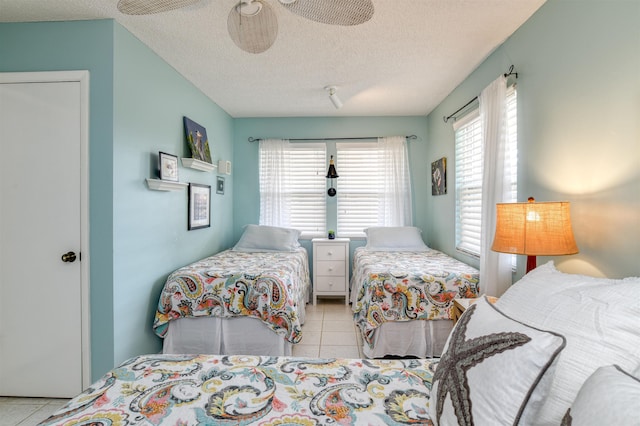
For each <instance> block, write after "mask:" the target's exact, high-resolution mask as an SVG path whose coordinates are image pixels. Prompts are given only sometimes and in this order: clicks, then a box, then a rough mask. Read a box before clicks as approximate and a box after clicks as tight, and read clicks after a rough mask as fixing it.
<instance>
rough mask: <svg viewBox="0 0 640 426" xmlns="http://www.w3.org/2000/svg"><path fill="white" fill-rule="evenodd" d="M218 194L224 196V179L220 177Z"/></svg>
mask: <svg viewBox="0 0 640 426" xmlns="http://www.w3.org/2000/svg"><path fill="white" fill-rule="evenodd" d="M216 194H220V195H224V178H223V177H222V176H218V179H217V180H216Z"/></svg>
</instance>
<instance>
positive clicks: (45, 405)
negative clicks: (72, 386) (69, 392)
mask: <svg viewBox="0 0 640 426" xmlns="http://www.w3.org/2000/svg"><path fill="white" fill-rule="evenodd" d="M67 401H68V400H67V399H54V398H8V397H4V396H0V426H16V425H20V426H35V425H37V424H38V423H40V422H41V421H43V420H44V419H46V418H47V417H49V416H50V415H51V414H52V413H53V412H54V411H57V410H58V409H59V408H60V407H62V406H63V405H64V404H66V403H67Z"/></svg>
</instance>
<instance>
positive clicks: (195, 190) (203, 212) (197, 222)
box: [188, 183, 211, 231]
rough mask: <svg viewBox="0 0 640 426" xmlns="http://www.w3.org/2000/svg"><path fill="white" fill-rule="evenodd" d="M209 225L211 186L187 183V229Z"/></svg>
mask: <svg viewBox="0 0 640 426" xmlns="http://www.w3.org/2000/svg"><path fill="white" fill-rule="evenodd" d="M209 226H211V186H210V185H200V184H198V183H190V184H189V228H188V229H189V231H191V230H192V229H200V228H208V227H209Z"/></svg>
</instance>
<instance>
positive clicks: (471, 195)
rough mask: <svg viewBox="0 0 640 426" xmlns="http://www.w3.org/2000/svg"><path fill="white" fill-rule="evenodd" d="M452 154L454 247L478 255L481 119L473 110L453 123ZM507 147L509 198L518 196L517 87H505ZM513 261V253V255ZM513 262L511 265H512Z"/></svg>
mask: <svg viewBox="0 0 640 426" xmlns="http://www.w3.org/2000/svg"><path fill="white" fill-rule="evenodd" d="M453 127H454V132H455V145H456V147H455V155H456V168H455V170H456V172H455V174H456V179H455V184H456V219H455V231H456V232H455V242H456V250H457V251H459V252H462V253H464V254H466V255H469V256H472V257H474V258H480V247H481V245H480V238H481V236H480V231H481V227H482V217H481V210H482V192H483V191H482V171H483V170H482V169H483V141H482V120H481V119H480V112H479V109H477V108H476V109H475V110H473V111H471V112H469V113H468V114H467V115H465V116H464V117H462V118H461V119H460V120H458V121H457V122H456V123H455V124H454V126H453ZM507 149H508V156H507V157H508V158H509V159H511V160H512V161H510V163H511V164H510V167H509V170H510V173H511V191H510V199H508V200H505V202H516V201H517V197H518V161H517V158H518V120H517V90H516V88H515V86H511V87H509V88H508V89H507ZM513 262H515V256H513ZM514 265H515V264H514Z"/></svg>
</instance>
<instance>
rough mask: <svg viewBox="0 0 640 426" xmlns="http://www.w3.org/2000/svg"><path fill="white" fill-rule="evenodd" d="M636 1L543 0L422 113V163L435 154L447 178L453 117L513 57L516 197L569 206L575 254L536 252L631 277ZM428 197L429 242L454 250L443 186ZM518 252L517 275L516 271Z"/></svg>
mask: <svg viewBox="0 0 640 426" xmlns="http://www.w3.org/2000/svg"><path fill="white" fill-rule="evenodd" d="M639 22H640V2H638V1H637V0H630V1H624V0H617V1H605V0H575V1H570V0H562V1H561V0H549V1H547V2H546V3H545V4H544V5H543V6H542V7H541V8H540V9H539V10H538V11H537V12H536V13H535V14H534V15H533V16H532V17H531V18H530V19H529V20H528V21H527V22H526V23H525V24H524V25H523V26H522V27H521V28H520V29H518V31H516V32H515V33H514V34H513V35H512V36H511V37H510V38H509V39H508V40H507V41H506V42H505V43H504V44H503V45H502V46H500V47H499V48H498V49H497V50H496V51H494V53H493V54H492V55H491V56H490V57H489V58H487V60H485V61H484V62H483V63H482V64H481V65H480V66H479V67H478V68H477V69H476V70H475V71H474V72H473V73H472V74H471V75H470V76H469V77H468V78H467V79H466V80H465V81H464V82H463V83H462V84H460V85H459V87H458V88H456V89H455V90H454V91H453V92H452V93H451V94H450V95H449V96H448V97H447V98H446V99H445V100H444V101H443V102H442V103H441V104H440V105H439V106H438V107H437V108H436V109H435V110H434V111H433V112H432V113H431V114H430V115H429V116H428V128H429V134H428V144H427V146H428V150H427V159H428V161H433V160H435V159H437V158H440V157H442V156H445V157H447V158H449V159H451V161H450V162H449V163H448V165H447V166H448V171H447V174H448V176H447V178H448V179H449V182H453V179H454V178H455V170H454V166H455V164H454V161H453V159H454V158H455V157H454V142H453V130H452V127H451V122H449V124H445V123H444V122H443V120H442V117H443V116H448V115H449V114H451V113H452V112H453V111H455V110H456V109H458V108H459V107H460V106H462V105H464V104H465V103H466V102H467V101H468V100H470V99H471V98H473V97H474V96H476V95H477V94H478V93H479V92H480V91H481V90H482V89H483V88H484V87H485V86H487V85H488V84H489V83H490V82H491V81H492V80H494V79H495V78H497V77H498V75H499V74H500V73H504V72H506V71H507V70H508V68H509V66H510V65H511V64H514V65H515V68H516V71H517V72H518V73H519V78H518V81H517V84H518V145H519V159H518V167H519V173H518V184H519V189H518V200H519V201H526V199H527V197H529V196H533V197H535V198H536V200H538V201H556V200H568V201H570V202H571V213H572V221H573V229H574V234H575V237H576V242H577V244H578V247H579V249H580V253H579V254H577V255H574V256H564V257H555V258H545V257H542V258H540V259H538V264H540V263H542V262H546V261H547V260H554V261H555V263H556V265H557V266H558V267H559V268H560V269H562V270H563V271H566V272H579V273H585V274H589V275H605V276H609V277H623V276H630V275H640V262H638V259H639V258H640V125H639V123H640V121H639V117H640V102H639V99H640V25H639ZM449 188H451V190H450V191H449V193H448V194H447V195H446V196H439V197H429V198H428V201H427V216H428V217H429V218H430V220H429V221H428V224H427V235H428V243H429V244H430V245H431V246H432V247H435V248H438V249H440V250H442V251H445V252H447V253H449V254H452V255H454V256H456V257H458V258H460V259H462V260H464V261H467V262H469V263H475V264H476V265H477V262H475V261H474V260H473V259H471V258H468V257H465V256H464V255H461V254H458V253H456V251H455V248H454V244H455V241H454V214H455V198H454V191H453V185H450V186H449ZM524 264H525V259H524V256H518V273H517V274H516V275H517V276H516V278H518V277H519V276H521V275H522V274H523V271H524Z"/></svg>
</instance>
